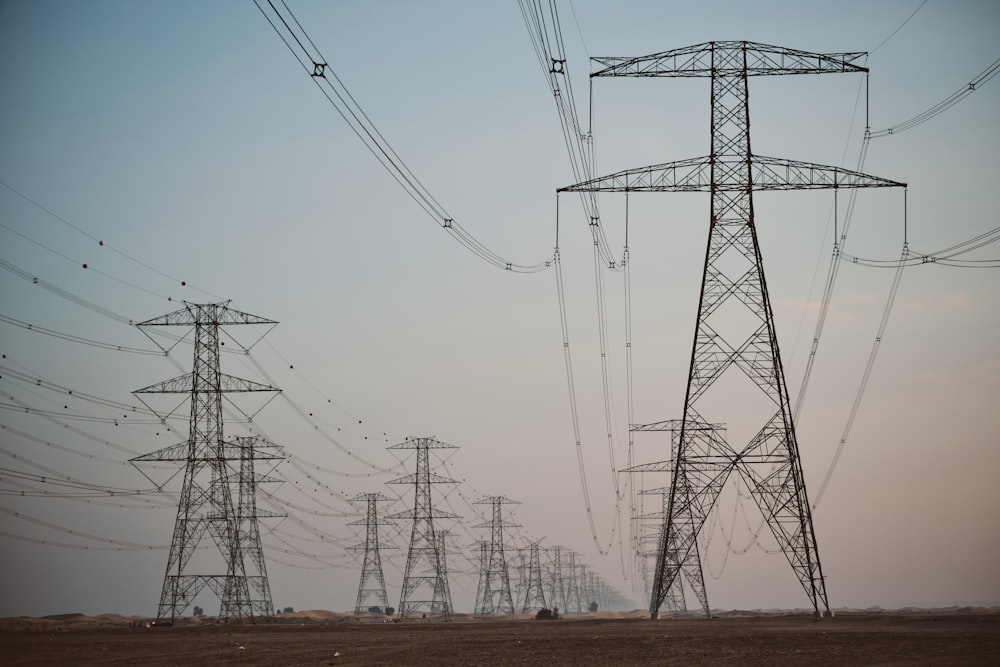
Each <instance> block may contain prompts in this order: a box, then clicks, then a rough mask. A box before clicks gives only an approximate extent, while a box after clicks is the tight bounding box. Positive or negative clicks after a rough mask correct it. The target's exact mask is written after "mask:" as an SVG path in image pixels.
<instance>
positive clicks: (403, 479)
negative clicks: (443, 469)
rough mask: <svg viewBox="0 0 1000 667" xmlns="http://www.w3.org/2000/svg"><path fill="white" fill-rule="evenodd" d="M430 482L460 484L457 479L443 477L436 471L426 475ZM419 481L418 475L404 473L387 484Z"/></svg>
mask: <svg viewBox="0 0 1000 667" xmlns="http://www.w3.org/2000/svg"><path fill="white" fill-rule="evenodd" d="M424 477H425V478H426V479H427V481H428V482H430V483H431V484H458V481H457V480H454V479H450V478H448V477H443V476H441V475H438V474H435V473H432V472H431V473H427V474H425V475H424ZM416 481H417V476H416V475H403V476H402V477H397V478H396V479H391V480H389V481H388V482H386V484H411V485H412V484H415V483H416Z"/></svg>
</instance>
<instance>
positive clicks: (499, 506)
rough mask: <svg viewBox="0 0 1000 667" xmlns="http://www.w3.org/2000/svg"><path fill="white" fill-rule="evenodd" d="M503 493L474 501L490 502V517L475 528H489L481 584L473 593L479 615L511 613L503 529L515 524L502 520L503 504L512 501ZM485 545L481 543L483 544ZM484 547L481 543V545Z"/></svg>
mask: <svg viewBox="0 0 1000 667" xmlns="http://www.w3.org/2000/svg"><path fill="white" fill-rule="evenodd" d="M516 502H517V501H516V500H511V499H510V498H506V497H504V496H488V497H486V498H482V499H481V500H477V501H476V502H475V503H473V504H475V505H490V506H491V507H492V510H493V513H492V519H491V520H490V521H489V522H487V523H481V524H479V525H477V526H475V527H476V528H489V529H490V541H489V548H488V550H487V551H485V552H484V556H483V562H482V564H481V566H480V567H481V570H480V571H481V573H482V574H481V575H480V579H481V582H482V583H481V585H480V590H479V595H477V596H476V607H475V613H476V614H477V615H481V616H489V615H492V614H513V613H514V599H513V597H511V592H510V573H509V571H508V570H507V557H506V555H505V552H504V539H503V529H504V528H517V527H518V526H517V524H515V523H508V522H506V521H504V520H503V506H504V505H510V504H514V503H516ZM484 545H485V543H484ZM484 548H485V546H484Z"/></svg>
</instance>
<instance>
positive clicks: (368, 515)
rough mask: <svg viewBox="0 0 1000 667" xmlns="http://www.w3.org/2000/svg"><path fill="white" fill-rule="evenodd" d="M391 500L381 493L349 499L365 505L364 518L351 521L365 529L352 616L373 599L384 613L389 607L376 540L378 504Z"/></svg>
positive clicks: (352, 523) (365, 607) (359, 613)
mask: <svg viewBox="0 0 1000 667" xmlns="http://www.w3.org/2000/svg"><path fill="white" fill-rule="evenodd" d="M389 500H392V498H390V497H389V496H386V495H385V494H382V493H362V494H361V495H358V496H355V497H354V498H352V499H351V501H352V502H364V503H365V518H364V519H359V520H357V521H352V522H351V523H350V525H352V526H364V527H365V543H364V550H365V557H364V562H363V563H362V566H361V581H360V583H359V584H358V599H357V602H355V604H354V615H355V616H359V615H361V614H363V613H364V612H365V611H367V610H368V607H370V606H373V605H371V604H369V603H370V602H371V600H372V599H373V598H374V600H375V602H377V603H378V604H377V606H379V607H381V608H382V611H383V612H384V611H385V609H386V607H388V606H389V597H388V595H386V592H385V577H384V576H383V575H382V554H381V549H382V547H381V546H380V544H379V539H378V527H379V520H378V504H379V503H380V502H386V501H389Z"/></svg>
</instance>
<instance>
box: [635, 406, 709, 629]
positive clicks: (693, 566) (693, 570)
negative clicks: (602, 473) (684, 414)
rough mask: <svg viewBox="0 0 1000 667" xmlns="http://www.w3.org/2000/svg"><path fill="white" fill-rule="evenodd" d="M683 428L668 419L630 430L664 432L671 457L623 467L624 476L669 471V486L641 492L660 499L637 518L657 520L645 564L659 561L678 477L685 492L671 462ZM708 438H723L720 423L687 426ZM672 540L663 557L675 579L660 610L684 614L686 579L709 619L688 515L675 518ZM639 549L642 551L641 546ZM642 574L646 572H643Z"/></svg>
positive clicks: (679, 481) (682, 479)
mask: <svg viewBox="0 0 1000 667" xmlns="http://www.w3.org/2000/svg"><path fill="white" fill-rule="evenodd" d="M683 425H684V422H683V420H681V419H668V420H666V421H661V422H654V423H652V424H633V425H632V426H631V428H630V429H629V430H630V431H631V432H632V433H645V432H652V431H667V432H669V433H670V458H669V459H667V460H666V461H657V462H655V463H643V464H640V465H637V466H633V467H631V468H626V469H625V470H624V471H623V472H627V473H646V472H668V473H670V479H671V486H668V487H665V488H660V489H648V490H647V489H644V490H643V491H642V492H641V493H642V494H643V495H646V494H649V495H653V494H656V495H660V497H661V508H660V510H659V511H657V512H650V513H649V514H646V515H643V516H641V517H637V518H638V519H639V520H643V519H654V518H655V519H657V520H658V524H659V525H658V533H657V535H656V538H655V542H656V546H655V548H654V549H653V551H652V553H651V554H649V553H645V552H643V553H641V554H640V556H641V557H642V558H643V561H644V562H645V561H646V559H647V558H648V557H649V556H652V557H654V558H656V559H657V561H658V560H659V558H660V543H661V541H662V539H663V530H664V529H665V528H666V524H665V523H664V521H663V518H664V517H665V516H667V515H668V513H669V509H670V508H669V504H670V494H671V489H672V488H673V483H674V482H673V480H674V478H675V477H676V478H677V484H678V485H680V487H681V488H684V489H687V488H688V485H687V478H686V476H685V475H684V473H683V472H681V473H680V476H678V471H677V469H676V466H675V465H674V461H676V460H677V459H678V455H679V451H680V444H681V438H680V436H681V430H682V427H683ZM703 431H704V432H707V436H708V437H715V438H720V437H721V439H722V440H724V439H725V436H724V435H720V434H723V433H724V428H723V426H722V425H721V424H700V425H695V424H690V425H689V426H688V432H689V434H690V435H691V436H692V437H693V436H694V434H695V433H696V432H697V433H699V434H700V435H706V433H701V432H703ZM674 528H675V531H674V537H673V538H672V540H671V545H672V546H671V548H669V549H668V550H667V552H666V554H665V555H664V557H665V559H666V560H667V562H668V567H670V568H671V569H673V570H675V571H677V572H678V576H675V577H674V579H673V581H672V582H671V584H670V587H669V588H668V589H667V591H666V592H665V593H664V595H663V599H662V600H661V601H660V604H661V607H666V611H680V612H687V602H686V600H685V596H684V581H685V580H686V581H687V583H688V586H690V587H691V590H692V591H693V592H694V594H695V597H696V598H697V599H698V602H699V604H700V605H701V609H702V611H703V612H704V614H705V616H711V612H710V611H709V607H708V594H707V593H706V591H705V576H704V574H703V572H702V569H701V557H700V554H699V553H698V541H697V535H698V530H697V527H696V526H695V525H694V521H693V520H692V514H691V512H686V513H685V514H684V515H683V516H680V517H678V520H677V521H675V522H674ZM682 535H691V536H692V537H691V540H690V549H689V550H688V551H687V553H686V554H683V553H680V552H679V550H678V549H677V548H676V545H677V544H678V543H685V544H686V542H687V540H684V539H682ZM640 548H642V547H641V546H640ZM644 574H645V573H644Z"/></svg>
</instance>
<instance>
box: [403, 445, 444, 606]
mask: <svg viewBox="0 0 1000 667" xmlns="http://www.w3.org/2000/svg"><path fill="white" fill-rule="evenodd" d="M388 449H390V450H405V449H414V450H416V452H417V470H416V472H415V473H414V474H412V475H404V476H403V477H399V478H398V479H394V480H392V481H390V482H387V484H410V485H413V509H412V510H406V511H404V512H397V513H396V514H393V515H391V516H389V517H388V518H389V519H410V520H412V521H413V530H412V532H411V533H410V547H409V551H408V552H407V555H406V570H405V571H404V573H403V590H402V592H401V593H400V599H399V610H398V612H397V613H398V615H399V617H400V618H406V617H408V616H410V615H411V614H414V613H416V612H420V611H422V610H423V612H424V613H428V612H429V613H431V614H435V615H439V616H444V617H445V618H448V617H450V616H451V594H450V592H449V590H448V582H447V572H446V570H445V561H444V554H443V553H442V543H441V541H440V540H439V539H438V537H437V533H436V532H435V530H434V519H457V518H459V517H458V515H457V514H451V513H449V512H443V511H441V510H436V509H435V508H434V505H433V504H432V503H431V485H432V484H455V483H456V482H455V480H453V479H448V478H447V477H442V476H441V475H437V474H434V473H432V472H431V466H430V450H432V449H457V447H455V446H454V445H448V444H445V443H443V442H439V441H437V440H435V439H434V438H408V439H407V440H406V441H405V442H401V443H399V444H398V445H393V446H391V447H389V448H388Z"/></svg>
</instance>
